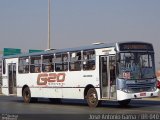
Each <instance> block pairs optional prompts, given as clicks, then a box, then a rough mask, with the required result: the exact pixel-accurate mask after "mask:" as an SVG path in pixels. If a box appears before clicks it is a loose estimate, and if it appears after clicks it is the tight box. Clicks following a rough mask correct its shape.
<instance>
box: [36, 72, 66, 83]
mask: <svg viewBox="0 0 160 120" xmlns="http://www.w3.org/2000/svg"><path fill="white" fill-rule="evenodd" d="M64 81H65V73H57V74H56V73H42V74H39V75H38V77H37V85H46V84H47V83H52V82H59V83H62V82H64Z"/></svg>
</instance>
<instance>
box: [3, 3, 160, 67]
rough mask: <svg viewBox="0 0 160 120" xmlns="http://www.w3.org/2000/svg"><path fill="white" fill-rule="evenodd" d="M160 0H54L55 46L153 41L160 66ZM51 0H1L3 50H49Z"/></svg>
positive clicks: (53, 36) (53, 45)
mask: <svg viewBox="0 0 160 120" xmlns="http://www.w3.org/2000/svg"><path fill="white" fill-rule="evenodd" d="M159 6H160V0H51V48H55V49H60V48H70V47H77V46H84V45H90V44H92V43H95V42H104V43H112V42H120V41H144V42H150V43H153V46H154V48H155V58H156V67H157V68H160V48H159V47H160V7H159ZM47 40H48V0H0V50H3V48H7V47H9V48H20V49H22V51H27V50H28V49H47Z"/></svg>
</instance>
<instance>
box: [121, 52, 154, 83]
mask: <svg viewBox="0 0 160 120" xmlns="http://www.w3.org/2000/svg"><path fill="white" fill-rule="evenodd" d="M154 70H155V66H154V54H153V53H148V52H125V53H120V62H119V78H123V79H134V80H135V79H148V78H154V77H155V74H154Z"/></svg>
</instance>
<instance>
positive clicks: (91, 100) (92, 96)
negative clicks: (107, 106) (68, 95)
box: [86, 88, 100, 107]
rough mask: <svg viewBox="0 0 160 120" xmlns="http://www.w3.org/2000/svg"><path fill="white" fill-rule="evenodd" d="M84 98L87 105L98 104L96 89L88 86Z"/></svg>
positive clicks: (94, 105)
mask: <svg viewBox="0 0 160 120" xmlns="http://www.w3.org/2000/svg"><path fill="white" fill-rule="evenodd" d="M86 100H87V103H88V106H89V107H97V106H98V105H99V104H100V101H99V100H98V96H97V92H96V89H94V88H90V89H89V90H88V92H87V96H86Z"/></svg>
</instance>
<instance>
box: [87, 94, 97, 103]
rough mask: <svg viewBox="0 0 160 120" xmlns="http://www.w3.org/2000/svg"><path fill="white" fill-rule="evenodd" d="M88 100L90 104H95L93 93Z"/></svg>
mask: <svg viewBox="0 0 160 120" xmlns="http://www.w3.org/2000/svg"><path fill="white" fill-rule="evenodd" d="M88 100H89V102H90V103H91V104H95V103H96V102H97V96H96V93H95V92H93V93H91V94H90V96H89V97H88Z"/></svg>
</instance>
